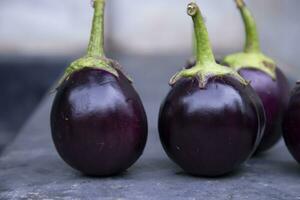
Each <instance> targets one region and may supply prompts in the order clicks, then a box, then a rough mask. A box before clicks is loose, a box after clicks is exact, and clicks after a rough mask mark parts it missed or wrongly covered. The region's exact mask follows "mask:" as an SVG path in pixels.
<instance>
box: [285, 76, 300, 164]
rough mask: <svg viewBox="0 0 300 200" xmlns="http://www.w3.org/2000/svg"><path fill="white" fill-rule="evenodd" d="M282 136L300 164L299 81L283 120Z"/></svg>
mask: <svg viewBox="0 0 300 200" xmlns="http://www.w3.org/2000/svg"><path fill="white" fill-rule="evenodd" d="M282 129H283V138H284V141H285V144H286V146H287V148H288V149H289V151H290V153H291V154H292V156H293V157H294V158H295V160H296V161H297V162H298V163H299V164H300V132H299V130H300V82H299V81H298V82H297V85H296V87H295V89H294V90H293V91H292V93H291V98H290V101H289V104H288V108H287V110H286V112H285V115H284V120H283V125H282Z"/></svg>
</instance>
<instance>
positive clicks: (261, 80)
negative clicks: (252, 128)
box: [222, 0, 290, 153]
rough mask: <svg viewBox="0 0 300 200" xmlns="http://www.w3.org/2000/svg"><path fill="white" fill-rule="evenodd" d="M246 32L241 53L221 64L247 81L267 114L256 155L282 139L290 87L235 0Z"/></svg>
mask: <svg viewBox="0 0 300 200" xmlns="http://www.w3.org/2000/svg"><path fill="white" fill-rule="evenodd" d="M235 1H236V4H237V6H238V8H239V10H240V12H241V15H242V18H243V21H244V24H245V31H246V43H245V48H244V52H240V53H235V54H232V55H229V56H226V57H225V58H224V59H223V62H222V64H224V65H227V66H229V67H231V68H232V69H234V70H236V71H237V72H238V73H239V74H240V75H241V76H242V77H243V78H245V79H246V80H247V81H249V82H250V84H251V86H252V87H253V89H254V90H255V91H256V92H257V94H258V95H259V97H260V98H261V100H262V103H263V105H264V109H265V112H266V118H267V123H266V129H265V132H264V136H263V138H262V141H261V143H260V145H259V147H258V149H257V152H256V153H260V152H264V151H267V150H269V149H270V148H272V147H273V146H274V145H275V144H276V143H277V142H278V141H279V140H280V138H281V135H282V131H281V128H280V127H281V122H282V116H283V112H284V111H285V109H286V108H287V103H288V94H289V91H290V89H289V84H288V81H287V78H286V77H285V75H284V74H283V73H282V71H281V70H280V69H279V68H278V67H277V65H276V63H275V62H274V61H273V60H272V59H271V58H269V57H267V56H266V55H264V54H263V53H262V51H261V48H260V44H259V37H258V33H257V28H256V24H255V21H254V19H253V17H252V15H251V13H250V11H249V10H248V8H247V7H246V5H245V3H244V1H243V0H235Z"/></svg>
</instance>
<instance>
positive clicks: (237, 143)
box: [158, 3, 265, 177]
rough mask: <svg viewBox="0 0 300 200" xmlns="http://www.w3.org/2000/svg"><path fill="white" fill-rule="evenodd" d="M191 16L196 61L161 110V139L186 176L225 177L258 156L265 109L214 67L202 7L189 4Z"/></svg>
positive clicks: (239, 81)
mask: <svg viewBox="0 0 300 200" xmlns="http://www.w3.org/2000/svg"><path fill="white" fill-rule="evenodd" d="M187 12H188V14H189V15H190V16H191V17H192V19H193V22H194V29H195V37H196V40H195V42H196V60H197V61H196V64H195V65H194V66H193V67H192V68H190V69H183V70H182V71H180V72H178V73H177V74H176V75H175V76H173V77H172V79H171V81H170V84H171V85H172V88H171V90H170V92H169V93H168V95H167V97H166V98H165V100H164V102H163V103H162V105H161V108H160V114H159V121H158V127H159V134H160V139H161V143H162V145H163V147H164V149H165V151H166V153H167V154H168V156H169V157H170V158H171V159H172V160H173V161H174V162H175V163H177V164H178V165H179V166H180V167H181V168H182V169H183V170H185V171H186V172H187V173H190V174H192V175H196V176H209V177H215V176H221V175H224V174H227V173H229V172H232V171H233V170H234V169H236V168H238V167H239V166H240V165H241V164H243V163H244V162H245V161H246V160H247V159H248V158H249V157H251V155H252V154H253V153H254V151H255V150H256V148H257V146H258V144H259V142H260V140H261V136H262V132H263V131H264V127H265V114H264V109H263V106H262V103H261V101H260V99H259V97H258V96H257V94H256V93H255V92H254V91H253V89H252V88H251V87H250V85H249V84H248V82H247V81H245V80H244V79H243V78H242V77H241V76H240V75H239V74H238V73H237V72H235V71H234V70H232V69H231V68H228V67H225V66H222V65H219V64H217V63H216V61H215V58H214V55H213V52H212V50H211V45H210V42H209V38H208V33H207V30H206V27H205V24H204V22H203V17H202V15H201V12H200V10H199V8H198V6H197V5H196V4H195V3H190V4H189V5H188V11H187Z"/></svg>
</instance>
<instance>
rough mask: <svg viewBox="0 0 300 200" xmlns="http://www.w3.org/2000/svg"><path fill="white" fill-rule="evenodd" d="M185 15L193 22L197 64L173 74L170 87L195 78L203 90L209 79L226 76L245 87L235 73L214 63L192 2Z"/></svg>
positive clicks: (205, 33)
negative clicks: (180, 81)
mask: <svg viewBox="0 0 300 200" xmlns="http://www.w3.org/2000/svg"><path fill="white" fill-rule="evenodd" d="M187 13H188V15H190V16H191V17H192V19H193V22H194V31H195V50H196V61H197V62H196V65H195V66H194V67H192V68H191V69H183V70H182V71H180V72H178V73H177V74H175V75H174V76H173V77H172V78H171V80H170V85H174V84H175V83H176V82H177V81H178V80H180V79H181V78H196V79H198V81H199V87H200V88H205V87H206V84H207V82H208V80H209V79H210V78H212V77H222V76H226V75H229V76H232V77H233V78H235V79H237V80H238V81H239V82H240V83H242V84H244V85H247V84H248V82H247V81H246V80H244V79H243V78H242V77H241V76H240V75H239V74H238V73H237V72H236V71H234V70H233V69H231V68H229V67H225V66H222V65H219V64H217V63H216V61H215V57H214V55H213V52H212V48H211V44H210V41H209V37H208V32H207V29H206V26H205V23H204V20H203V17H202V14H201V12H200V9H199V7H198V6H197V4H196V3H194V2H192V3H190V4H189V5H188V8H187Z"/></svg>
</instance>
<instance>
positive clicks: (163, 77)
mask: <svg viewBox="0 0 300 200" xmlns="http://www.w3.org/2000/svg"><path fill="white" fill-rule="evenodd" d="M120 60H121V62H122V63H123V64H124V66H125V69H128V70H127V71H128V72H129V73H130V74H131V76H132V77H133V78H134V80H135V82H134V84H135V86H136V88H137V90H138V91H139V92H140V94H141V97H142V99H143V101H144V104H145V107H146V110H147V114H148V118H149V140H148V144H147V147H146V150H145V152H144V154H143V156H142V157H141V159H140V160H139V161H138V162H137V163H136V164H135V165H134V166H133V167H131V168H130V169H129V170H128V171H126V172H124V173H123V174H121V175H119V176H115V177H110V178H91V177H85V176H83V175H81V174H80V173H78V172H77V171H74V170H73V169H71V168H70V167H68V166H67V165H66V164H65V163H64V162H63V161H62V160H61V159H60V158H59V157H58V155H57V153H56V151H55V149H54V146H53V144H52V140H51V137H50V129H49V112H50V106H51V103H52V99H53V95H50V96H49V95H47V96H46V97H45V99H44V100H43V102H42V103H41V104H40V105H39V106H38V108H37V109H36V111H35V112H34V114H33V115H32V117H31V118H30V120H29V121H28V123H27V124H26V125H25V126H24V128H23V129H22V131H21V132H20V134H19V136H18V137H17V139H16V140H15V141H14V142H13V143H12V144H11V145H10V146H9V147H8V148H7V149H6V150H5V151H4V153H3V155H2V157H1V158H0V199H1V200H2V199H16V200H19V199H33V200H36V199H51V200H60V199H63V200H77V199H84V200H85V199H87V200H89V199H91V200H92V199H105V200H113V199H128V200H132V199H133V200H134V199H146V200H148V199H153V200H154V199H167V200H169V199H172V200H176V199H188V200H194V199H195V200H196V199H205V200H212V199H218V200H220V199H224V200H244V199H249V200H256V199H261V200H277V199H280V200H292V199H300V166H299V165H297V164H296V162H295V161H294V160H293V159H292V158H291V156H290V155H289V153H288V152H287V150H286V148H285V147H284V145H283V143H282V142H281V143H280V144H278V145H277V146H276V147H275V148H274V149H272V150H271V151H270V152H268V153H266V154H264V155H260V156H259V157H255V158H253V159H251V160H249V161H248V162H247V163H246V164H245V165H244V166H243V167H242V168H240V170H238V171H237V172H235V173H233V174H231V175H229V176H226V177H222V178H216V179H207V178H198V177H192V176H189V175H187V174H185V173H184V172H183V171H182V170H181V169H180V168H178V167H177V166H176V165H174V164H173V163H172V162H171V161H170V160H169V159H168V158H167V156H166V155H165V153H164V152H163V150H162V147H161V145H160V142H159V139H158V132H157V128H156V127H157V126H156V122H157V114H158V109H159V105H160V103H161V101H162V99H163V98H164V97H165V95H166V93H167V91H168V89H169V86H168V85H167V81H168V79H169V78H170V76H171V75H172V74H173V73H175V71H176V70H177V69H179V68H180V66H183V63H184V62H185V57H177V58H174V57H149V58H146V59H145V58H144V59H138V58H134V59H131V58H120Z"/></svg>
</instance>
